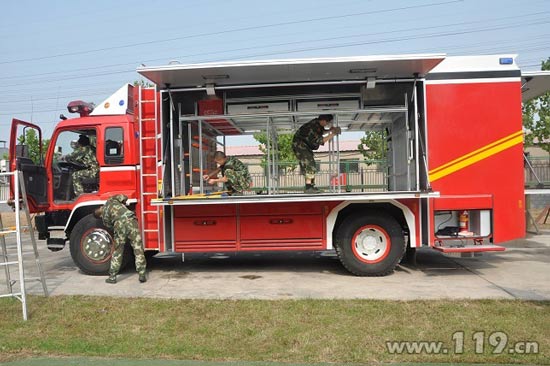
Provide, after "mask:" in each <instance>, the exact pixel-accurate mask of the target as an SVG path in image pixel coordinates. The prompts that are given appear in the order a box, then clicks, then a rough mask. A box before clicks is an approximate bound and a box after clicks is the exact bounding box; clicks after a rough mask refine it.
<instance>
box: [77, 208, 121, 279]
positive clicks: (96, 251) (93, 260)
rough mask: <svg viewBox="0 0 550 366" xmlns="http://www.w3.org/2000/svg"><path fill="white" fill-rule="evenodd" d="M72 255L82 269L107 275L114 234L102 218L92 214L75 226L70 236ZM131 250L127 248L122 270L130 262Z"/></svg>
mask: <svg viewBox="0 0 550 366" xmlns="http://www.w3.org/2000/svg"><path fill="white" fill-rule="evenodd" d="M70 247H71V257H72V258H73V261H74V263H75V264H76V265H77V266H78V268H80V270H81V271H82V272H84V273H86V274H88V275H93V276H97V275H106V274H108V273H109V267H110V265H111V255H112V253H113V234H112V232H111V231H110V230H109V229H107V228H106V227H105V225H103V222H102V221H101V220H100V219H96V218H95V217H94V215H92V214H90V215H87V216H84V217H83V218H82V219H80V221H78V222H77V223H76V225H75V226H74V228H73V230H72V232H71V237H70ZM129 252H131V251H129V250H127V248H125V250H124V255H123V259H122V266H121V270H122V269H123V268H124V267H125V266H126V265H127V264H128V261H129Z"/></svg>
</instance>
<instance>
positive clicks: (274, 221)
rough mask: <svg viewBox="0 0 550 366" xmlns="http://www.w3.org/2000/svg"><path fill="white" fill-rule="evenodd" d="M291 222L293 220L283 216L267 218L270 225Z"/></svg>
mask: <svg viewBox="0 0 550 366" xmlns="http://www.w3.org/2000/svg"><path fill="white" fill-rule="evenodd" d="M292 222H293V220H292V219H285V218H281V219H270V220H269V223H270V224H272V225H284V224H292Z"/></svg>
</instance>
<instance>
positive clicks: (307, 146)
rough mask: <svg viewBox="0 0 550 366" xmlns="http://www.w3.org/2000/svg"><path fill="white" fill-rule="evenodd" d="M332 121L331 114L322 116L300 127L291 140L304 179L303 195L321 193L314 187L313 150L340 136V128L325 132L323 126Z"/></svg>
mask: <svg viewBox="0 0 550 366" xmlns="http://www.w3.org/2000/svg"><path fill="white" fill-rule="evenodd" d="M332 120H333V116H332V115H331V114H322V115H320V116H319V117H318V118H315V119H312V120H311V121H309V122H307V123H305V124H304V125H302V127H300V128H299V129H298V131H296V134H294V138H293V139H292V150H293V151H294V155H296V159H298V161H299V162H300V168H301V170H302V174H303V175H304V177H305V183H306V186H305V190H304V192H305V193H320V192H321V191H320V190H319V188H317V187H315V173H317V165H316V164H315V159H314V157H313V150H317V149H318V148H319V146H320V145H324V144H325V142H327V141H329V140H331V139H332V138H334V136H336V135H338V134H340V132H341V130H340V127H331V128H330V129H329V130H325V126H327V125H328V124H329V123H331V122H332ZM325 134H326V135H325Z"/></svg>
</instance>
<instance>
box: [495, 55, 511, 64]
mask: <svg viewBox="0 0 550 366" xmlns="http://www.w3.org/2000/svg"><path fill="white" fill-rule="evenodd" d="M498 62H499V64H501V65H512V64H513V63H514V59H513V58H512V57H501V58H499V59H498Z"/></svg>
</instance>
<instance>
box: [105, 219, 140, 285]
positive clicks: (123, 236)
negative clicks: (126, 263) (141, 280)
mask: <svg viewBox="0 0 550 366" xmlns="http://www.w3.org/2000/svg"><path fill="white" fill-rule="evenodd" d="M114 226H115V227H114V234H115V237H114V240H115V244H114V249H115V250H114V252H113V256H112V257H111V269H109V274H110V275H116V274H117V273H118V271H120V266H121V265H122V256H123V254H124V247H125V246H126V242H127V241H129V242H130V245H132V248H133V249H134V256H135V257H136V271H137V273H139V274H145V267H146V266H147V262H146V261H145V254H144V253H143V241H142V240H141V235H140V233H139V227H138V223H137V219H136V217H135V215H134V214H133V213H130V212H128V213H127V214H124V215H122V217H120V218H118V219H117V220H116V221H115V225H114Z"/></svg>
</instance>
